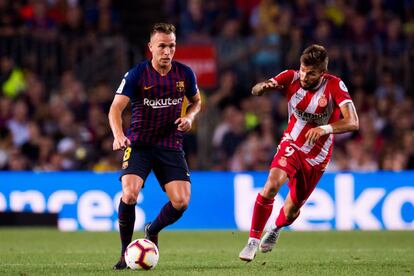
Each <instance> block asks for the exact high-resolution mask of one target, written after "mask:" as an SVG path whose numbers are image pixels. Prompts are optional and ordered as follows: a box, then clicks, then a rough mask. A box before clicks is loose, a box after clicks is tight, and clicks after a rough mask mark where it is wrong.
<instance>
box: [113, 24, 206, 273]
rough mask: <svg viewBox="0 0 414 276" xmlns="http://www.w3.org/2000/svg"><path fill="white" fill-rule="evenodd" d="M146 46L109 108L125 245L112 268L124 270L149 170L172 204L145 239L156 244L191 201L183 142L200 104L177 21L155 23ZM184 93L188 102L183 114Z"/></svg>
mask: <svg viewBox="0 0 414 276" xmlns="http://www.w3.org/2000/svg"><path fill="white" fill-rule="evenodd" d="M148 47H149V50H150V51H151V54H152V59H151V60H150V61H144V62H141V63H139V64H138V65H136V66H135V67H134V68H132V69H131V70H130V71H129V72H127V73H126V74H125V76H124V78H123V80H122V82H121V84H120V86H119V88H118V90H117V91H116V95H115V97H114V100H113V102H112V105H111V108H110V111H109V123H110V125H111V129H112V133H113V136H114V142H113V150H114V151H116V150H123V151H124V158H123V162H122V173H121V182H122V197H121V201H120V203H119V213H118V219H119V231H120V238H121V245H122V249H121V258H120V260H119V262H118V263H117V264H115V266H114V269H124V268H126V264H125V260H124V253H125V250H126V247H127V246H128V244H129V243H130V242H131V239H132V234H133V231H134V223H135V205H136V202H137V198H138V194H139V192H140V190H141V189H142V188H143V187H144V182H145V179H146V178H147V176H148V174H149V173H150V171H151V170H153V171H154V174H155V176H156V177H157V179H158V182H159V184H160V186H161V188H162V189H163V190H164V191H165V192H166V193H167V195H168V198H169V202H167V203H166V204H165V205H164V207H162V209H161V211H160V213H159V215H158V217H157V218H156V219H154V220H153V221H152V222H150V223H147V224H146V225H145V227H144V232H145V238H147V239H150V240H151V241H153V242H154V243H155V244H157V245H158V233H159V232H160V231H161V230H162V229H163V228H165V227H166V226H168V225H170V224H172V223H174V222H176V221H177V220H178V219H179V218H180V217H181V216H182V215H183V213H184V211H185V210H186V208H187V206H188V203H189V200H190V173H189V169H188V165H187V163H186V161H185V158H184V152H183V149H182V148H183V145H182V143H183V135H184V133H185V132H187V131H189V130H190V129H191V125H192V123H193V121H194V118H195V116H196V115H197V113H198V112H199V111H200V107H201V98H200V93H199V91H198V88H197V83H196V78H195V75H194V73H193V71H192V70H191V69H190V68H189V67H188V66H186V65H184V64H182V63H179V62H177V61H173V57H174V53H175V47H176V36H175V27H174V26H173V25H171V24H166V23H157V24H155V25H154V27H153V29H152V31H151V34H150V42H149V43H148ZM184 97H186V98H187V100H188V102H189V106H188V108H187V109H186V113H185V115H184V116H181V109H182V104H183V100H184ZM128 103H131V107H132V118H131V125H130V128H129V130H128V133H127V135H125V134H124V132H123V129H122V112H123V110H124V109H125V108H126V106H127V105H128Z"/></svg>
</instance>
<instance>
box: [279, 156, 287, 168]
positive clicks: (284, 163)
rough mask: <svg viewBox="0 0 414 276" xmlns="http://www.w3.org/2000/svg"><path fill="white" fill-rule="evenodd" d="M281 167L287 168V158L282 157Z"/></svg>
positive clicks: (280, 160)
mask: <svg viewBox="0 0 414 276" xmlns="http://www.w3.org/2000/svg"><path fill="white" fill-rule="evenodd" d="M279 165H280V166H282V167H286V165H287V161H286V157H284V156H282V157H281V158H280V159H279Z"/></svg>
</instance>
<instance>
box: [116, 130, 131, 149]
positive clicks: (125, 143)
mask: <svg viewBox="0 0 414 276" xmlns="http://www.w3.org/2000/svg"><path fill="white" fill-rule="evenodd" d="M130 145H131V141H129V139H128V138H127V137H125V135H123V134H122V135H119V136H116V137H115V138H114V143H113V144H112V149H113V150H114V151H116V150H125V149H126V148H127V147H129V146H130Z"/></svg>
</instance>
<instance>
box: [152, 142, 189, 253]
mask: <svg viewBox="0 0 414 276" xmlns="http://www.w3.org/2000/svg"><path fill="white" fill-rule="evenodd" d="M153 153H154V155H155V156H156V158H155V159H156V162H155V164H154V174H155V176H156V177H157V179H158V181H159V183H160V185H161V187H162V189H163V190H164V191H165V192H166V193H167V196H168V198H169V200H170V201H169V202H167V203H166V204H165V205H164V206H163V207H162V208H161V210H160V212H159V214H158V216H157V217H156V218H155V219H154V220H153V221H152V222H150V223H148V224H147V225H146V226H145V236H146V237H147V238H149V239H150V240H151V241H153V242H154V243H156V244H157V245H158V233H159V232H160V231H161V230H162V229H164V228H165V227H167V226H168V225H171V224H173V223H174V222H176V221H177V220H178V219H179V218H181V216H182V215H183V213H184V211H185V210H186V209H187V206H188V203H189V202H190V194H191V184H190V174H189V169H188V166H187V163H186V161H185V158H184V153H183V152H182V151H168V150H162V151H160V150H157V149H156V150H154V152H153Z"/></svg>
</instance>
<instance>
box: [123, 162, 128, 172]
mask: <svg viewBox="0 0 414 276" xmlns="http://www.w3.org/2000/svg"><path fill="white" fill-rule="evenodd" d="M127 168H128V161H124V162H122V169H123V170H126V169H127Z"/></svg>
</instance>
